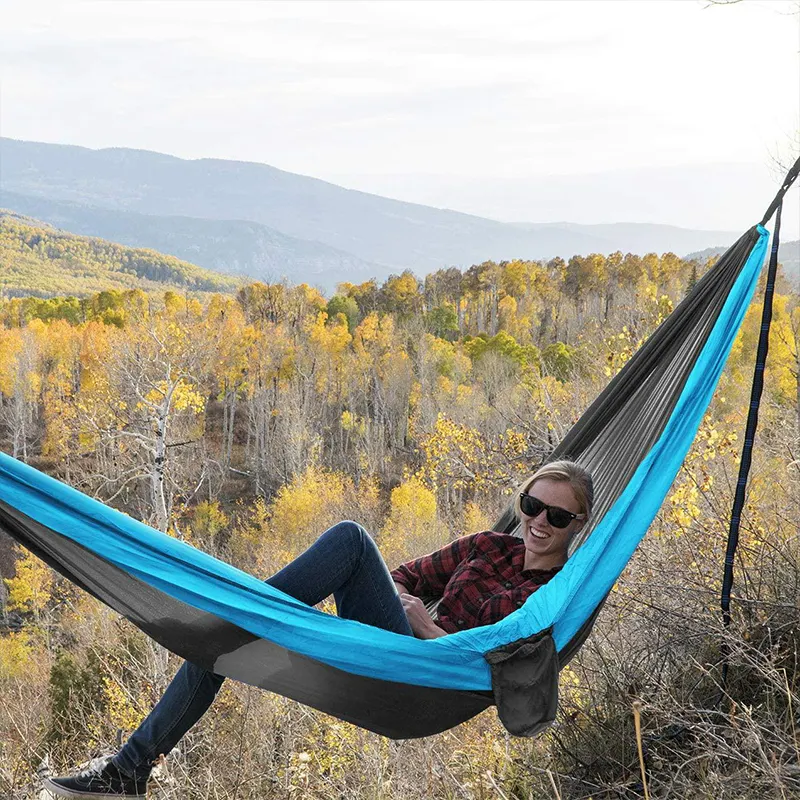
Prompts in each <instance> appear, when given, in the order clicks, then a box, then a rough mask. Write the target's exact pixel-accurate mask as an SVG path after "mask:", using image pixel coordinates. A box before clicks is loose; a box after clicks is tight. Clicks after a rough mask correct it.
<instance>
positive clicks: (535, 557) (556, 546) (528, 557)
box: [520, 478, 584, 569]
mask: <svg viewBox="0 0 800 800" xmlns="http://www.w3.org/2000/svg"><path fill="white" fill-rule="evenodd" d="M527 494H529V495H531V497H536V498H538V499H539V500H541V501H542V502H543V503H545V504H546V505H548V506H558V507H559V508H563V509H566V510H567V511H571V512H572V513H573V514H581V513H582V509H581V506H580V503H579V502H578V500H577V498H576V497H575V493H574V492H573V490H572V486H571V485H570V483H569V481H556V480H553V479H551V478H539V480H537V481H536V482H535V483H534V484H533V485H532V486H529V487H528V490H527ZM520 520H521V524H522V541H523V542H524V544H525V567H524V568H525V569H552V568H553V567H557V566H560V565H561V564H563V563H564V562H565V561H566V560H567V547H568V546H569V540H570V539H571V538H572V535H573V534H574V533H575V532H577V531H579V530H580V529H581V527H582V526H583V523H584V520H578V519H574V520H572V521H571V522H570V523H569V525H567V527H566V528H556V527H553V526H552V525H551V524H550V523H549V522H548V520H547V510H546V509H544V510H542V511H541V512H540V513H539V515H538V516H536V517H529V516H528V515H527V514H522V513H520Z"/></svg>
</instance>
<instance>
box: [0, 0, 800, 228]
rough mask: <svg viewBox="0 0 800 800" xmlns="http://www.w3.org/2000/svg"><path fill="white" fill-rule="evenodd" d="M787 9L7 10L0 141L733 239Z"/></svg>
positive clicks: (753, 179)
mask: <svg viewBox="0 0 800 800" xmlns="http://www.w3.org/2000/svg"><path fill="white" fill-rule="evenodd" d="M798 12H800V5H799V4H798V3H797V2H794V0H771V1H769V2H767V1H766V0H744V2H740V3H736V4H733V5H729V6H725V7H722V6H709V4H708V3H706V2H698V1H696V0H667V1H666V2H661V1H657V0H626V1H624V2H603V1H602V0H590V1H589V2H579V1H578V0H573V1H572V2H564V0H560V1H559V2H545V1H544V0H540V1H538V2H537V1H535V0H528V2H509V3H505V2H458V1H457V0H451V1H450V2H429V1H426V0H419V1H418V2H408V1H407V0H404V1H403V2H398V3H396V2H357V3H349V2H348V3H339V2H331V1H330V0H326V2H324V3H317V2H308V1H307V2H289V3H284V2H234V1H233V0H226V2H224V3H223V2H193V1H192V0H172V2H163V1H162V0H150V1H149V2H142V1H141V0H136V2H127V1H126V0H115V1H114V2H70V1H69V0H66V1H65V0H61V1H60V2H49V3H41V2H24V3H21V2H19V1H18V0H0V19H2V20H3V26H2V29H1V30H0V57H2V74H1V75H0V135H3V136H8V137H12V138H18V139H28V140H36V141H47V142H60V143H67V144H80V145H84V146H87V147H110V146H125V147H136V148H143V149H148V150H156V151H160V152H164V153H171V154H174V155H177V156H181V157H185V158H199V157H207V156H210V157H217V158H228V159H239V160H248V161H260V162H265V163H268V164H271V165H273V166H276V167H279V168H281V169H285V170H288V171H291V172H297V173H302V174H305V175H312V176H314V177H318V178H324V179H326V180H331V181H333V182H335V183H339V184H341V185H344V186H348V187H351V188H357V189H363V190H365V191H372V192H376V193H378V194H384V195H388V196H393V197H399V198H400V199H404V200H412V201H416V202H422V203H426V204H431V205H438V206H446V207H450V208H455V209H457V210H462V211H469V212H472V213H477V214H481V215H484V216H490V217H494V218H497V219H503V220H527V221H535V222H540V221H554V220H569V221H574V222H583V223H589V222H612V221H623V220H625V221H649V222H665V223H671V224H679V225H684V226H686V227H698V228H699V227H705V228H723V229H734V230H735V229H739V228H741V227H742V226H744V225H749V224H752V222H753V221H754V219H757V218H758V217H759V216H760V214H761V212H762V211H763V208H764V207H766V205H767V203H768V202H769V200H770V199H771V192H772V191H774V189H773V187H774V185H775V184H776V182H777V181H778V176H777V173H776V172H775V171H771V169H772V168H773V167H772V160H773V158H774V157H776V156H777V157H779V158H783V159H784V160H785V161H789V159H790V158H792V157H796V155H797V152H794V153H793V152H792V140H793V139H794V142H795V143H797V142H798V131H799V130H800V13H798ZM597 173H608V174H602V175H600V176H598V175H597ZM720 175H722V176H725V177H727V179H728V180H729V183H730V185H729V184H728V183H725V184H724V185H723V184H717V188H716V189H715V188H714V186H713V185H711V184H713V183H714V181H715V180H716V178H715V177H714V176H720ZM586 176H590V177H586ZM591 176H593V177H591ZM606 187H608V188H607V189H606ZM739 187H741V190H739ZM606 192H607V193H606ZM645 192H646V193H647V194H648V195H649V197H648V198H643V197H642V195H643V194H644V193H645ZM798 194H800V193H798V191H797V190H795V192H794V195H795V198H796V196H797V195H798ZM768 195H769V196H768ZM797 208H798V207H797V205H796V204H795V205H793V206H792V207H791V208H790V209H787V213H786V220H785V224H786V226H787V231H786V233H787V234H789V235H791V236H792V237H796V236H797V235H798V228H800V212H798V210H797Z"/></svg>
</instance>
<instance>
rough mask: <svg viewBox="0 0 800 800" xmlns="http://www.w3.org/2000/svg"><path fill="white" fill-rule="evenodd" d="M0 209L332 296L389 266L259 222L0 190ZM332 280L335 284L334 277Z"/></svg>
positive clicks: (205, 265) (267, 280)
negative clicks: (316, 288)
mask: <svg viewBox="0 0 800 800" xmlns="http://www.w3.org/2000/svg"><path fill="white" fill-rule="evenodd" d="M0 205H4V206H7V207H8V208H13V209H14V210H15V211H17V212H19V213H21V214H25V215H27V216H30V217H34V218H36V219H40V220H45V221H47V222H48V223H50V224H51V225H55V226H56V227H58V228H62V229H64V230H68V231H70V232H72V233H76V234H83V235H86V236H99V237H101V238H103V239H109V240H111V241H114V242H119V243H120V244H124V245H129V246H131V247H137V246H146V247H149V248H152V249H153V250H158V251H160V252H162V253H170V254H171V255H173V256H176V257H177V258H180V259H184V260H185V261H190V262H192V263H193V264H200V265H201V266H203V267H205V268H206V269H211V270H214V271H216V272H221V273H225V274H229V275H246V276H248V277H250V278H253V279H254V280H260V281H264V282H266V283H274V282H276V281H278V280H280V279H282V278H284V277H285V278H286V279H287V280H288V281H289V282H290V283H303V282H305V283H310V284H312V285H315V286H316V285H319V286H322V287H323V288H324V289H326V290H328V291H332V290H334V289H335V284H336V283H338V282H340V281H344V280H347V281H350V282H351V283H361V282H362V281H365V280H368V279H369V278H370V277H371V276H373V275H376V274H383V273H385V272H386V268H385V267H383V266H381V265H378V264H371V263H369V262H367V261H362V260H361V259H359V258H357V257H355V256H352V255H350V254H349V253H345V252H342V251H340V250H336V249H335V248H333V247H329V246H328V245H324V244H320V243H319V242H312V241H308V240H303V239H296V238H294V237H292V236H286V235H285V234H282V233H280V232H279V231H276V230H274V229H273V228H269V227H267V226H266V225H261V224H260V223H257V222H247V221H244V220H213V219H197V218H193V217H159V216H153V215H150V214H139V213H137V212H134V211H112V210H108V209H104V208H96V207H92V206H82V205H78V204H77V203H65V202H57V201H54V200H48V199H46V198H43V197H34V196H32V195H24V194H18V193H16V192H8V191H5V189H3V190H2V191H0ZM331 276H335V279H334V280H333V281H332V280H330V278H331Z"/></svg>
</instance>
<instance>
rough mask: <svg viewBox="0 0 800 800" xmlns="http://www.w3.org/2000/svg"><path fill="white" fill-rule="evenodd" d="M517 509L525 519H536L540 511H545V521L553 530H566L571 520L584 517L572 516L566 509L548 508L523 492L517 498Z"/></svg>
mask: <svg viewBox="0 0 800 800" xmlns="http://www.w3.org/2000/svg"><path fill="white" fill-rule="evenodd" d="M519 508H520V511H522V513H523V514H525V516H526V517H538V516H539V514H541V513H542V511H546V512H547V521H548V522H549V523H550V524H551V525H552V526H553V527H554V528H566V527H567V525H569V524H570V522H572V520H574V519H583V518H584V516H585V514H573V513H572V512H571V511H567V509H566V508H559V507H558V506H549V505H547V503H543V502H542V501H541V500H540V499H539V498H538V497H533V496H532V495H529V494H525V493H524V492H523V493H522V494H520V496H519Z"/></svg>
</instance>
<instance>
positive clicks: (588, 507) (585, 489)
mask: <svg viewBox="0 0 800 800" xmlns="http://www.w3.org/2000/svg"><path fill="white" fill-rule="evenodd" d="M542 478H548V479H549V480H551V481H564V482H565V483H569V485H570V487H571V488H572V491H573V492H574V494H575V499H576V500H577V501H578V505H579V506H580V507H581V510H580V513H581V514H586V516H587V517H588V516H589V515H590V514H591V513H592V504H593V503H594V483H593V481H592V476H591V475H590V474H589V471H588V470H586V469H584V468H583V467H582V466H581V465H580V464H576V463H575V462H574V461H551V462H550V463H549V464H544V465H543V466H541V467H539V469H537V470H536V472H534V473H533V475H529V476H528V477H527V478H525V480H524V481H523V482H522V483H521V484H520V487H519V490H518V491H517V496H516V497H515V498H514V512H515V513H516V515H517V519H521V518H522V514H521V511H520V507H519V496H520V494H526V493H527V491H528V489H530V488H531V486H533V484H534V483H536V481H539V480H542Z"/></svg>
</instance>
